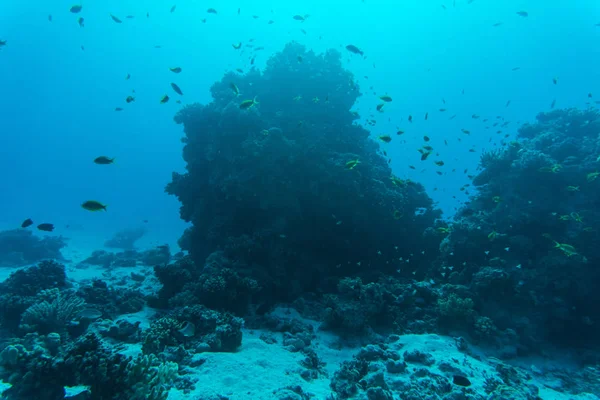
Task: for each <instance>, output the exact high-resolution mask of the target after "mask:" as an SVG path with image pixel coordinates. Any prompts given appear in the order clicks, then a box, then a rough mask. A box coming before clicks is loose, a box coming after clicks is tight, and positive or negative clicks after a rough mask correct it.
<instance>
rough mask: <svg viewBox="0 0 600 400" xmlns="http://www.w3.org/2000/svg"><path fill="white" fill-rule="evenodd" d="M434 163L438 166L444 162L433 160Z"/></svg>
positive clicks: (441, 165)
mask: <svg viewBox="0 0 600 400" xmlns="http://www.w3.org/2000/svg"><path fill="white" fill-rule="evenodd" d="M435 165H437V166H438V167H443V166H444V162H443V161H441V160H440V161H435Z"/></svg>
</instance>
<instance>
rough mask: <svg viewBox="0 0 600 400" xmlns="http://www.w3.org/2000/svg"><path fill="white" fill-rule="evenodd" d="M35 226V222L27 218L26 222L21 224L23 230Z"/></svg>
mask: <svg viewBox="0 0 600 400" xmlns="http://www.w3.org/2000/svg"><path fill="white" fill-rule="evenodd" d="M31 225H33V221H32V220H31V218H27V219H26V220H25V221H23V223H22V224H21V228H27V227H28V226H31Z"/></svg>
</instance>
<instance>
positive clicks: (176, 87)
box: [171, 82, 183, 96]
mask: <svg viewBox="0 0 600 400" xmlns="http://www.w3.org/2000/svg"><path fill="white" fill-rule="evenodd" d="M171 87H172V88H173V90H174V91H175V93H177V94H178V95H180V96H183V92H182V91H181V89H180V88H179V86H177V85H176V84H175V83H173V82H171Z"/></svg>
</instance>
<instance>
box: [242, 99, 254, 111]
mask: <svg viewBox="0 0 600 400" xmlns="http://www.w3.org/2000/svg"><path fill="white" fill-rule="evenodd" d="M256 104H258V101H256V97H254V99H250V100H244V101H242V102H241V103H240V109H241V110H247V109H249V108H251V107H254V106H255V105H256Z"/></svg>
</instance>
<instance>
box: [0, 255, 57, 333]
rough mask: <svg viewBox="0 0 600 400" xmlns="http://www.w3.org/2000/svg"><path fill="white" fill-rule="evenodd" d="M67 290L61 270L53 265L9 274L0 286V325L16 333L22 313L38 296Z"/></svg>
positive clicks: (49, 264) (37, 266) (44, 262)
mask: <svg viewBox="0 0 600 400" xmlns="http://www.w3.org/2000/svg"><path fill="white" fill-rule="evenodd" d="M67 287H68V284H67V276H66V274H65V267H64V265H62V264H58V263H56V262H54V261H43V262H41V263H40V264H38V265H36V266H33V267H29V268H25V269H20V270H17V271H15V272H13V273H12V274H11V275H10V276H9V277H8V279H6V280H5V281H4V282H2V283H0V293H1V294H0V325H1V326H2V327H3V328H5V329H8V330H11V331H13V332H15V333H16V332H18V328H19V324H20V323H21V316H22V314H23V312H25V310H27V309H28V308H29V307H31V306H33V305H34V304H35V303H36V302H37V297H36V296H37V295H38V293H41V292H42V291H44V290H51V289H65V288H67Z"/></svg>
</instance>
